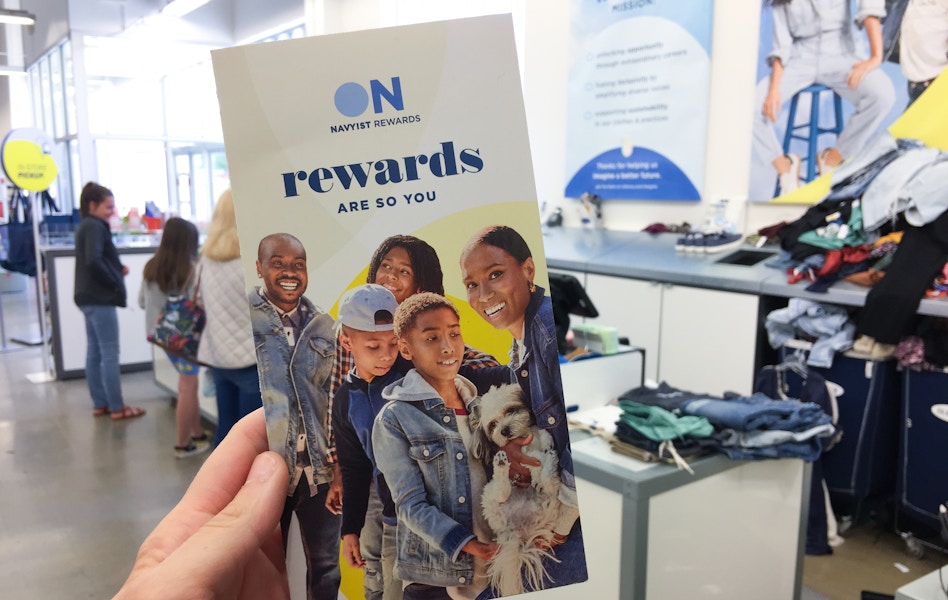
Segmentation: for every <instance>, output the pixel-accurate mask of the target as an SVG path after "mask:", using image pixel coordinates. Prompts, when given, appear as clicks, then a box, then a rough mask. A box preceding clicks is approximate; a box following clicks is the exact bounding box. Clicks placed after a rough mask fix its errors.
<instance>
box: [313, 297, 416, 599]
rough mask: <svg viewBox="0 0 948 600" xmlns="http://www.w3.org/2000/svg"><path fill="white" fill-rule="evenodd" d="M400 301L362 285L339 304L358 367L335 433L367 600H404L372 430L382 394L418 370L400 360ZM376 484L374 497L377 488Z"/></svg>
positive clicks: (351, 553) (347, 527) (337, 410)
mask: <svg viewBox="0 0 948 600" xmlns="http://www.w3.org/2000/svg"><path fill="white" fill-rule="evenodd" d="M397 308H398V301H397V300H396V299H395V296H394V295H393V294H392V292H390V291H389V290H387V289H386V288H384V287H382V286H381V285H376V284H366V285H360V286H358V287H356V288H353V289H351V290H349V291H348V292H346V294H345V295H344V296H343V297H342V299H341V300H340V302H339V317H338V319H337V321H336V328H337V333H338V335H339V342H340V343H341V344H342V345H343V346H344V347H345V349H346V350H348V351H350V352H351V353H352V356H353V358H354V362H355V367H353V369H352V370H351V371H350V372H349V373H348V374H347V375H346V378H345V381H344V382H343V384H342V385H341V386H340V387H339V389H338V390H337V391H336V394H335V396H334V397H333V403H332V431H333V435H334V437H335V444H336V454H337V457H338V462H339V466H340V470H341V473H342V495H343V503H342V530H341V534H342V541H343V555H344V556H345V558H346V562H348V564H349V566H351V567H361V568H363V569H364V570H365V582H364V585H365V597H366V600H382V599H384V600H397V599H399V598H401V596H402V583H401V581H399V580H397V579H395V577H394V576H393V574H392V568H393V566H394V562H395V552H396V548H395V505H394V504H393V502H392V499H391V494H390V493H389V490H388V486H387V485H386V484H385V480H384V478H383V477H382V474H381V473H380V472H379V470H378V468H377V467H376V466H375V456H374V454H373V451H372V423H373V422H374V420H375V415H377V414H378V412H379V411H380V410H381V408H382V406H383V405H384V404H385V400H384V399H383V398H382V389H383V388H384V387H386V386H387V385H389V384H391V383H394V382H395V381H398V380H399V379H401V378H402V377H404V375H405V373H407V372H408V370H409V369H411V363H409V362H408V361H406V360H405V359H403V358H401V356H400V355H399V353H398V342H397V341H396V339H395V332H394V331H393V322H394V315H395V310H396V309H397ZM373 483H374V484H375V485H374V490H373V486H372V484H373Z"/></svg>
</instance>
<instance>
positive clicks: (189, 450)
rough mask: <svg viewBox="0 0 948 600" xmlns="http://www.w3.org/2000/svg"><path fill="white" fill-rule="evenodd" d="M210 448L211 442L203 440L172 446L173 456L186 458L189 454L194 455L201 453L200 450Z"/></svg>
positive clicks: (205, 450)
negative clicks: (180, 446) (182, 446)
mask: <svg viewBox="0 0 948 600" xmlns="http://www.w3.org/2000/svg"><path fill="white" fill-rule="evenodd" d="M210 449H211V444H210V443H209V442H207V441H203V442H190V443H188V445H187V446H185V447H184V448H179V447H178V446H175V447H174V457H175V458H188V457H189V456H195V455H197V454H201V453H202V452H207V451H208V450H210Z"/></svg>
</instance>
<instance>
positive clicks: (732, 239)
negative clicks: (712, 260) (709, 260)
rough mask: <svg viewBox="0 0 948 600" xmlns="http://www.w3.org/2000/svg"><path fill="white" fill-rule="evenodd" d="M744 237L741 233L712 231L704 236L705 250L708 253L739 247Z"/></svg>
mask: <svg viewBox="0 0 948 600" xmlns="http://www.w3.org/2000/svg"><path fill="white" fill-rule="evenodd" d="M743 243H744V238H743V236H741V234H739V233H724V232H721V233H712V234H710V235H706V236H704V251H705V252H706V253H707V254H715V253H717V252H725V251H727V250H732V249H734V248H737V247H739V246H740V245H741V244H743Z"/></svg>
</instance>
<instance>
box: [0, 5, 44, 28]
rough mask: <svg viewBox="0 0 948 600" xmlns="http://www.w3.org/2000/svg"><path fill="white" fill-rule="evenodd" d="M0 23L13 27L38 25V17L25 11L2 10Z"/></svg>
mask: <svg viewBox="0 0 948 600" xmlns="http://www.w3.org/2000/svg"><path fill="white" fill-rule="evenodd" d="M0 23H9V24H11V25H33V24H34V23H36V16H35V15H33V14H31V13H28V12H26V11H25V10H15V9H12V8H0Z"/></svg>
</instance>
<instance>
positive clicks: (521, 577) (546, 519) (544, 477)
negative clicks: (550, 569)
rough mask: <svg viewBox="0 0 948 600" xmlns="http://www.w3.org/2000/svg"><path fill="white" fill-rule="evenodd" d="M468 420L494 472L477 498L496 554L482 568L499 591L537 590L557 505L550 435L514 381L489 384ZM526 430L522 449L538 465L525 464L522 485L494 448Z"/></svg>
mask: <svg viewBox="0 0 948 600" xmlns="http://www.w3.org/2000/svg"><path fill="white" fill-rule="evenodd" d="M471 425H472V428H473V429H474V437H475V443H474V455H475V456H477V457H480V458H483V459H484V460H485V461H487V460H489V459H490V454H491V453H493V459H492V460H491V462H492V463H493V466H494V475H493V477H492V478H491V480H490V481H489V482H488V483H487V485H486V486H484V494H483V496H482V498H481V505H482V508H483V511H484V517H485V518H486V519H487V523H488V524H489V525H490V527H491V529H492V530H493V531H494V535H495V536H496V541H497V553H496V554H495V555H494V557H493V558H492V559H491V561H490V563H489V564H488V567H487V574H488V577H489V578H490V583H491V585H492V586H493V587H494V589H496V590H497V591H498V592H500V593H501V594H502V595H504V596H508V595H512V594H522V593H524V592H525V591H526V589H525V588H524V584H525V583H526V584H527V585H528V586H529V587H530V589H533V590H539V589H542V588H543V587H545V580H546V579H547V578H548V573H547V571H546V569H545V568H544V567H543V559H544V558H545V557H548V556H549V557H552V554H551V553H550V551H549V548H550V545H551V543H550V542H551V540H552V539H553V526H554V524H555V523H556V520H557V517H558V515H559V512H560V509H561V502H560V500H559V498H558V494H559V489H560V477H559V474H558V471H559V464H558V459H557V455H556V448H554V446H553V438H552V436H550V434H549V433H548V432H546V431H544V430H542V429H539V428H537V427H536V425H535V424H534V418H533V415H532V414H531V412H530V409H529V408H528V407H527V405H526V404H524V400H523V392H522V391H521V389H520V386H519V385H516V384H511V385H504V386H500V387H492V388H491V389H490V390H489V391H488V392H487V393H486V394H484V395H483V396H482V397H481V401H480V404H479V405H478V406H477V407H476V408H475V410H474V411H473V413H472V415H471ZM531 433H532V434H533V440H532V441H531V442H530V444H528V445H527V446H524V447H523V452H524V454H527V455H529V456H532V457H534V458H536V459H538V460H539V461H540V463H541V465H540V466H539V467H532V466H528V467H527V468H528V469H530V477H531V484H530V486H529V487H526V488H522V487H518V486H515V485H512V484H511V482H510V462H509V460H508V459H507V454H506V453H505V452H504V451H502V450H498V448H499V447H500V446H503V445H505V444H506V443H507V442H509V441H510V440H512V439H515V438H519V437H524V436H526V435H528V434H531Z"/></svg>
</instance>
